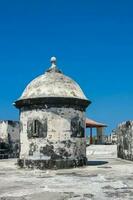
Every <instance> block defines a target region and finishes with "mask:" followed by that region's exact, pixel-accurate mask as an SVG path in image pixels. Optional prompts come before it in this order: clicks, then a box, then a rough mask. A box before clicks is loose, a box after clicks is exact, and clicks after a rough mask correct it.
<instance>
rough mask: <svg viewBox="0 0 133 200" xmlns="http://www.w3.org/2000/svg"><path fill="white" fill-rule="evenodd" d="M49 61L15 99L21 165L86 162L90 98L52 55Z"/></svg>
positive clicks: (55, 166) (59, 166)
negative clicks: (17, 113)
mask: <svg viewBox="0 0 133 200" xmlns="http://www.w3.org/2000/svg"><path fill="white" fill-rule="evenodd" d="M51 63H52V66H51V67H50V68H49V69H48V70H47V71H46V72H45V73H44V74H43V75H41V76H39V77H37V78H36V79H34V80H33V81H32V82H31V83H30V84H29V85H28V86H27V87H26V89H25V90H24V92H23V94H22V96H21V97H20V99H19V100H17V101H16V102H15V106H16V107H17V108H19V110H20V127H21V131H20V139H21V151H20V158H19V162H18V164H19V165H20V166H21V167H28V168H39V169H45V168H68V167H76V166H82V165H86V140H85V126H86V125H85V110H86V108H87V106H88V105H89V104H90V103H91V102H90V101H89V100H88V99H87V98H86V97H85V95H84V93H83V91H82V90H81V88H80V86H79V85H78V84H77V83H76V82H75V81H73V80H72V79H71V78H69V77H67V76H65V75H64V74H63V73H62V72H61V71H60V70H59V69H58V68H57V66H56V58H55V57H52V58H51Z"/></svg>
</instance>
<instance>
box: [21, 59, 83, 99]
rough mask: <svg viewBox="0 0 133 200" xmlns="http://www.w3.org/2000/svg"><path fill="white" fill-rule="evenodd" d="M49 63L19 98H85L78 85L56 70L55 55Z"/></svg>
mask: <svg viewBox="0 0 133 200" xmlns="http://www.w3.org/2000/svg"><path fill="white" fill-rule="evenodd" d="M51 63H52V66H51V67H50V68H49V70H47V71H46V72H45V73H44V74H43V75H41V76H38V77H37V78H35V79H34V80H33V81H31V82H30V83H29V84H28V86H27V87H26V89H25V90H24V92H23V94H22V96H21V97H20V100H21V99H29V98H30V99H31V98H42V97H66V98H78V99H85V100H87V98H86V96H85V95H84V93H83V91H82V90H81V88H80V86H79V85H78V84H77V83H76V82H75V81H73V80H72V79H71V78H69V77H67V76H65V75H64V74H62V73H61V71H60V70H58V68H57V67H56V58H55V57H52V58H51Z"/></svg>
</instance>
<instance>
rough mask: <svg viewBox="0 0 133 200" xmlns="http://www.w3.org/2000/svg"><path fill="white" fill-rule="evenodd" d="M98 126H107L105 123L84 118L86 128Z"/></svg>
mask: <svg viewBox="0 0 133 200" xmlns="http://www.w3.org/2000/svg"><path fill="white" fill-rule="evenodd" d="M98 127H107V125H106V124H102V123H99V122H96V121H94V120H92V119H88V118H86V128H98Z"/></svg>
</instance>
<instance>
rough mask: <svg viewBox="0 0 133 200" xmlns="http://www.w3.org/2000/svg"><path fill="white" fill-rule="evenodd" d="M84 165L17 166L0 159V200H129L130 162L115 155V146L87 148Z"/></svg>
mask: <svg viewBox="0 0 133 200" xmlns="http://www.w3.org/2000/svg"><path fill="white" fill-rule="evenodd" d="M87 155H88V166H86V167H81V168H73V169H65V170H46V171H40V170H25V169H19V168H18V167H17V166H16V165H15V163H16V160H14V159H12V160H0V200H90V199H92V200H118V199H119V200H131V199H133V162H131V161H125V160H121V159H117V158H116V146H115V145H113V146H112V145H109V146H107V145H105V146H104V145H97V146H96V145H93V146H90V147H87Z"/></svg>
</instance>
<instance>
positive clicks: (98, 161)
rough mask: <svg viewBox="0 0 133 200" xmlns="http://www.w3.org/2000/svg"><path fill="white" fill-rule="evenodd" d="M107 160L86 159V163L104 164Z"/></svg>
mask: <svg viewBox="0 0 133 200" xmlns="http://www.w3.org/2000/svg"><path fill="white" fill-rule="evenodd" d="M107 163H108V162H107V161H102V160H88V161H87V165H105V164H107Z"/></svg>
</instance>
